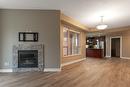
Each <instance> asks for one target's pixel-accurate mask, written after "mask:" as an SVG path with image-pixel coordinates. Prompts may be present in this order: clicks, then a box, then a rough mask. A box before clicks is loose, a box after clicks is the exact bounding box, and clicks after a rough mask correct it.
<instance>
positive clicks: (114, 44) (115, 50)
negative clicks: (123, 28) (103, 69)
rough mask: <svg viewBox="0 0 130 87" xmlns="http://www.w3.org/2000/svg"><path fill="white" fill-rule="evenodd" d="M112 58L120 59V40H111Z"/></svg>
mask: <svg viewBox="0 0 130 87" xmlns="http://www.w3.org/2000/svg"><path fill="white" fill-rule="evenodd" d="M111 57H118V58H119V57H120V38H112V39H111Z"/></svg>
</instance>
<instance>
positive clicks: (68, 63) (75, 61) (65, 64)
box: [61, 58, 86, 67]
mask: <svg viewBox="0 0 130 87" xmlns="http://www.w3.org/2000/svg"><path fill="white" fill-rule="evenodd" d="M83 60H86V58H82V59H78V60H74V61H71V62H67V63H63V64H61V67H63V66H67V65H70V64H73V63H77V62H80V61H83Z"/></svg>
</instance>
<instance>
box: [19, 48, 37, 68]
mask: <svg viewBox="0 0 130 87" xmlns="http://www.w3.org/2000/svg"><path fill="white" fill-rule="evenodd" d="M37 67H38V50H18V68H37Z"/></svg>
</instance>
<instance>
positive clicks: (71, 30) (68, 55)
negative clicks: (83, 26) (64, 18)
mask: <svg viewBox="0 0 130 87" xmlns="http://www.w3.org/2000/svg"><path fill="white" fill-rule="evenodd" d="M64 28H66V30H67V31H68V36H67V39H68V42H67V44H68V49H67V55H64ZM70 32H73V33H76V34H79V53H78V54H69V51H70V49H71V48H70V43H71V42H70ZM62 50H63V57H70V56H79V55H81V32H79V31H76V30H73V28H70V27H68V26H63V48H62Z"/></svg>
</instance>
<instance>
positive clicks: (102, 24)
mask: <svg viewBox="0 0 130 87" xmlns="http://www.w3.org/2000/svg"><path fill="white" fill-rule="evenodd" d="M103 17H104V16H101V23H100V24H99V25H97V26H96V28H97V29H98V30H104V29H106V28H107V27H108V25H106V24H104V23H103Z"/></svg>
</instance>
